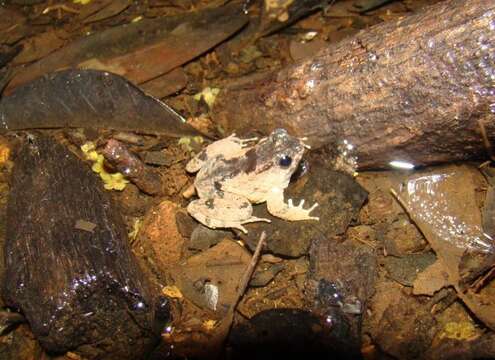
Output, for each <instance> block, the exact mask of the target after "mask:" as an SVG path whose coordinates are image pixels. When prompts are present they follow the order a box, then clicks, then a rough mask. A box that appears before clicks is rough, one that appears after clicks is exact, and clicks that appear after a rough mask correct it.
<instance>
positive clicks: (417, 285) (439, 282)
mask: <svg viewBox="0 0 495 360" xmlns="http://www.w3.org/2000/svg"><path fill="white" fill-rule="evenodd" d="M446 286H449V277H448V275H447V273H446V272H445V265H444V264H442V263H441V262H440V261H436V262H434V263H433V264H431V265H430V266H429V267H427V268H426V269H425V270H424V271H422V272H420V273H419V274H418V276H417V277H416V280H414V283H413V294H414V295H429V296H432V295H433V294H434V293H435V292H437V291H438V290H440V289H442V288H444V287H446Z"/></svg>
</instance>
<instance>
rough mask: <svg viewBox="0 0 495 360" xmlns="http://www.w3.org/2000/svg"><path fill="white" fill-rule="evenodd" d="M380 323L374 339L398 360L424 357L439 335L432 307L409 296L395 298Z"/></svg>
mask: <svg viewBox="0 0 495 360" xmlns="http://www.w3.org/2000/svg"><path fill="white" fill-rule="evenodd" d="M379 324H380V326H378V327H377V328H376V330H377V333H376V334H372V336H373V339H374V340H375V342H376V343H377V344H378V346H379V347H380V348H381V349H382V350H383V351H385V352H386V353H387V354H389V355H392V356H394V357H395V358H398V359H417V358H421V357H422V355H423V354H424V353H425V352H426V351H427V350H428V349H429V347H430V346H431V343H432V340H433V337H434V335H435V333H436V332H437V329H436V326H435V325H436V322H435V319H434V316H433V315H432V314H431V312H430V309H429V306H428V305H427V304H426V303H425V302H424V301H423V302H421V301H419V300H418V299H416V298H414V297H411V296H406V295H402V296H400V298H398V299H397V298H395V299H393V301H392V302H391V303H390V304H389V306H388V308H387V309H386V310H385V311H384V313H383V316H382V317H381V319H380V321H379Z"/></svg>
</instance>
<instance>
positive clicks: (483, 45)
mask: <svg viewBox="0 0 495 360" xmlns="http://www.w3.org/2000/svg"><path fill="white" fill-rule="evenodd" d="M213 110H214V111H213V114H214V117H215V120H216V121H217V122H218V123H219V124H220V125H221V127H222V128H223V129H225V130H226V131H228V132H230V131H234V130H235V131H237V132H238V133H239V132H242V131H245V130H247V129H252V128H254V129H256V130H260V131H262V132H270V131H271V130H272V129H274V128H276V127H284V128H287V129H288V130H289V131H290V132H292V133H293V134H294V135H298V136H307V137H308V138H309V143H310V144H311V145H313V146H315V147H317V146H323V145H327V146H335V145H337V144H339V143H341V142H343V141H344V140H347V141H348V142H349V143H351V144H353V145H354V147H355V151H356V155H357V157H358V166H359V168H376V167H384V166H386V165H387V164H388V163H389V162H390V161H391V160H406V161H411V162H413V163H414V164H416V165H425V164H431V163H436V162H444V161H453V160H462V159H467V158H471V157H473V156H476V155H480V154H483V152H484V147H483V140H482V137H481V135H480V132H479V125H478V120H482V121H484V123H485V126H486V131H487V134H488V137H489V138H490V139H491V140H492V141H493V139H495V121H493V120H494V112H495V2H493V1H484V0H473V1H463V0H453V1H445V2H442V3H439V4H437V5H435V6H431V7H429V8H426V9H424V11H422V12H420V13H417V14H415V15H412V16H409V17H406V18H402V19H400V20H397V21H396V22H389V23H383V24H379V25H377V26H375V27H373V28H370V29H367V30H364V31H361V32H360V33H358V34H357V35H356V36H354V37H351V38H349V39H345V40H343V41H342V42H340V43H338V44H334V45H331V46H329V47H328V48H326V49H324V50H323V51H322V52H320V53H319V54H318V55H317V56H316V57H315V58H312V59H308V60H304V61H302V62H299V63H296V64H294V65H292V66H290V67H288V68H286V69H283V70H282V71H280V72H279V73H273V74H271V75H270V76H268V77H267V78H265V79H263V80H262V81H258V82H254V83H251V84H250V85H248V86H246V85H244V86H243V87H240V88H237V89H229V90H225V91H224V92H223V93H222V92H221V93H220V95H219V97H218V98H217V102H216V104H215V107H214V109H213Z"/></svg>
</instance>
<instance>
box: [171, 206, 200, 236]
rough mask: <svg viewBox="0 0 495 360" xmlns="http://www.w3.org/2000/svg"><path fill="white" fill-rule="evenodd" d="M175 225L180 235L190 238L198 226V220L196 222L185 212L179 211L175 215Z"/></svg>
mask: <svg viewBox="0 0 495 360" xmlns="http://www.w3.org/2000/svg"><path fill="white" fill-rule="evenodd" d="M175 224H176V225H177V230H179V233H180V234H181V235H182V236H183V237H185V238H190V237H191V234H192V232H193V231H194V229H195V228H196V226H197V225H198V223H197V222H196V220H194V219H193V218H192V217H191V215H189V214H188V213H187V211H185V210H184V211H178V212H177V213H176V214H175Z"/></svg>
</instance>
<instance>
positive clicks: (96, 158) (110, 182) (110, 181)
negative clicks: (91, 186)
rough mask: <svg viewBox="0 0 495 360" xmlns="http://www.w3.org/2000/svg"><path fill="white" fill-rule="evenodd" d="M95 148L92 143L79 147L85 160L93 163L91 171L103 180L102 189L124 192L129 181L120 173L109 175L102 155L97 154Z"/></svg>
mask: <svg viewBox="0 0 495 360" xmlns="http://www.w3.org/2000/svg"><path fill="white" fill-rule="evenodd" d="M95 148H96V146H95V144H94V143H92V142H87V143H85V144H83V145H82V146H81V151H82V152H83V153H84V156H85V157H86V159H87V160H89V161H92V162H93V165H92V166H91V170H93V172H95V173H97V174H98V175H100V178H101V179H102V180H103V187H104V188H105V189H106V190H117V191H122V190H124V188H125V187H126V185H127V184H128V183H129V180H127V179H126V178H125V177H124V175H123V174H122V173H119V172H117V173H113V174H110V173H109V172H107V171H106V170H105V166H104V165H103V162H104V161H105V158H104V157H103V155H101V154H98V153H97V152H96V150H95Z"/></svg>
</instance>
